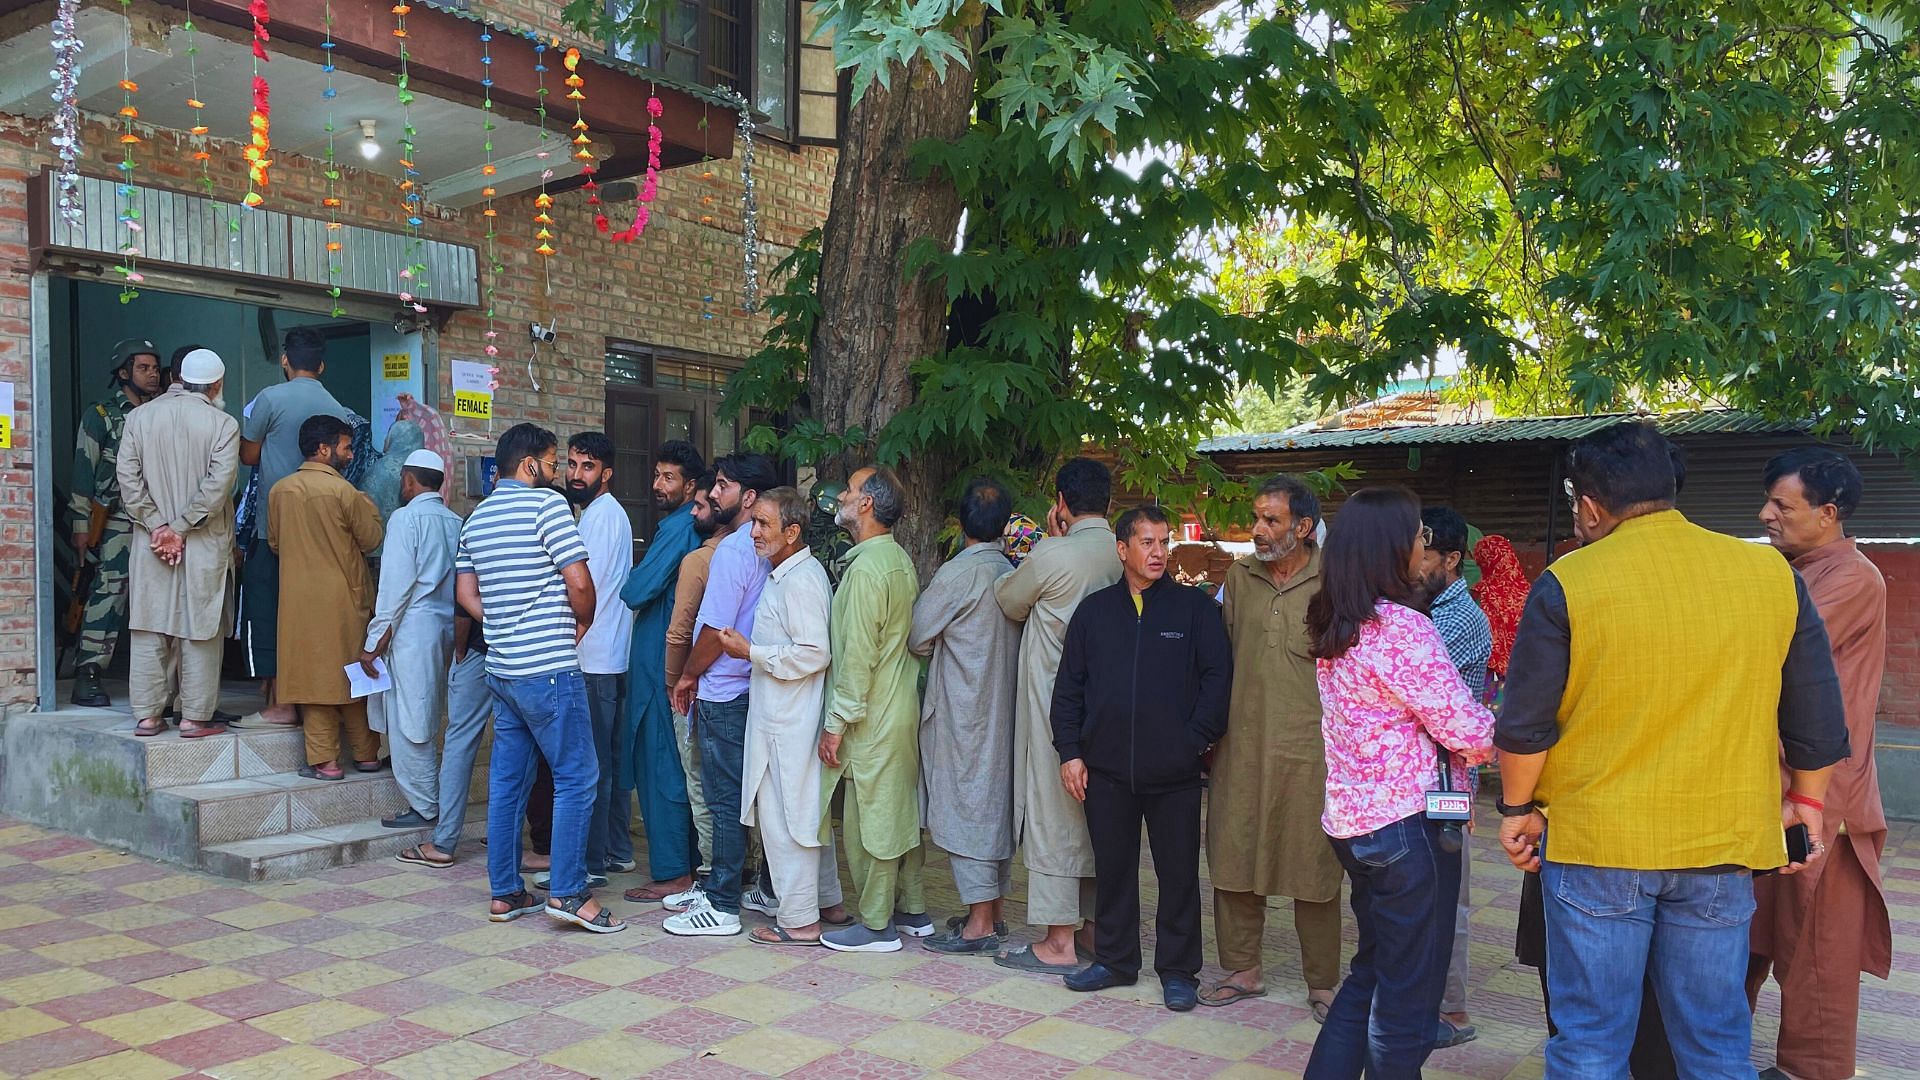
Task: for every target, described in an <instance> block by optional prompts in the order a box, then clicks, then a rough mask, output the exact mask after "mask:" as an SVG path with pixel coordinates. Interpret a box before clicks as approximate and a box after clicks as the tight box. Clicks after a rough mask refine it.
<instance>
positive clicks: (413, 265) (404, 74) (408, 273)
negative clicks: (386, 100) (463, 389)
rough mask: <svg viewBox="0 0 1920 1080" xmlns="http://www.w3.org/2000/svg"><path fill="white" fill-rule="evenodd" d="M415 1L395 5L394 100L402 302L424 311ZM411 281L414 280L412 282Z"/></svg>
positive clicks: (423, 211) (424, 266)
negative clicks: (413, 71)
mask: <svg viewBox="0 0 1920 1080" xmlns="http://www.w3.org/2000/svg"><path fill="white" fill-rule="evenodd" d="M412 10H413V7H412V5H410V4H408V3H406V0H401V2H400V3H398V4H395V5H393V8H392V11H393V36H394V37H396V38H399V39H400V75H399V78H398V80H397V81H396V82H395V84H394V100H396V101H398V102H399V103H400V168H401V169H402V170H403V174H402V176H401V177H400V192H401V197H400V201H401V203H402V204H403V205H404V206H405V208H406V212H407V258H408V260H409V261H408V263H407V265H406V267H405V269H402V270H401V271H400V281H401V285H400V289H399V293H398V295H399V297H400V302H401V303H403V304H405V305H407V306H408V307H411V308H412V309H413V310H415V311H417V312H420V313H422V314H424V313H425V312H426V310H427V305H425V304H423V303H421V302H420V301H419V300H418V299H417V298H416V297H415V295H414V294H415V293H416V292H422V291H424V290H425V289H426V288H427V287H428V282H427V278H426V274H427V264H426V263H425V262H423V261H421V257H420V252H421V246H420V228H421V226H422V225H424V224H426V219H425V216H424V215H425V209H426V207H425V200H424V199H422V198H421V196H420V170H419V168H418V167H417V165H416V158H415V149H414V142H413V139H414V136H415V135H418V134H419V131H418V130H417V129H415V128H414V126H413V90H412V89H410V88H409V85H408V84H409V82H410V81H411V75H410V73H409V71H408V62H409V61H411V60H412V59H413V57H412V54H411V53H409V52H408V51H407V13H408V12H410V11H412ZM409 281H411V282H412V283H413V284H411V285H408V284H407V282H409Z"/></svg>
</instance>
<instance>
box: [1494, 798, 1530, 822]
mask: <svg viewBox="0 0 1920 1080" xmlns="http://www.w3.org/2000/svg"><path fill="white" fill-rule="evenodd" d="M1493 808H1494V809H1495V810H1498V811H1500V816H1501V817H1526V816H1527V815H1528V814H1531V813H1533V812H1534V811H1535V810H1537V809H1539V807H1537V806H1535V805H1534V804H1533V800H1532V799H1528V800H1527V801H1526V802H1523V803H1521V804H1520V805H1519V806H1508V805H1507V804H1506V803H1504V802H1502V801H1500V797H1499V796H1497V795H1496V796H1494V799H1493Z"/></svg>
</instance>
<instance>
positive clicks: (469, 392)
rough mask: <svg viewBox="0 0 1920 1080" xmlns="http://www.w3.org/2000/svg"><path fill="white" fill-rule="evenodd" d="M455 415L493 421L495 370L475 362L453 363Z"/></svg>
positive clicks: (460, 361)
mask: <svg viewBox="0 0 1920 1080" xmlns="http://www.w3.org/2000/svg"><path fill="white" fill-rule="evenodd" d="M453 415H455V416H471V417H474V418H476V419H480V420H491V419H493V369H492V368H491V367H489V366H488V365H486V364H482V363H479V362H477V361H473V360H455V361H454V362H453Z"/></svg>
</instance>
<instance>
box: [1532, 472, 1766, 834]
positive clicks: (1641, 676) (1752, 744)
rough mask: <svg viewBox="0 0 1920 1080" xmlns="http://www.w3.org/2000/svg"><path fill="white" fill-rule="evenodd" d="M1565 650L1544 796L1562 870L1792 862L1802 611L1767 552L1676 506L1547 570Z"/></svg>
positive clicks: (1637, 520)
mask: <svg viewBox="0 0 1920 1080" xmlns="http://www.w3.org/2000/svg"><path fill="white" fill-rule="evenodd" d="M1548 572H1549V573H1551V574H1552V575H1553V576H1554V578H1555V579H1556V580H1558V581H1559V583H1560V586H1561V588H1562V589H1563V590H1565V592H1566V596H1567V616H1568V625H1569V627H1570V630H1571V648H1570V657H1569V663H1568V670H1567V688H1566V692H1565V694H1563V695H1562V696H1561V699H1560V714H1559V720H1560V741H1559V742H1558V743H1556V744H1554V746H1553V748H1552V749H1551V750H1549V751H1548V752H1547V763H1546V769H1545V772H1544V773H1543V774H1542V775H1541V777H1540V784H1539V788H1538V793H1537V797H1538V799H1539V800H1540V802H1541V804H1542V806H1543V807H1544V809H1545V812H1546V814H1547V817H1548V819H1549V820H1550V822H1551V827H1550V828H1549V829H1548V833H1547V855H1548V857H1549V858H1551V859H1553V860H1554V861H1555V862H1564V863H1575V864H1579V865H1584V866H1611V867H1620V868H1623V869H1630V870H1683V869H1692V868H1697V867H1706V866H1721V865H1728V864H1732V865H1738V866H1746V867H1752V868H1755V869H1764V868H1769V867H1775V866H1779V865H1781V864H1783V863H1785V862H1786V845H1785V841H1784V840H1783V838H1782V831H1781V827H1780V764H1779V760H1780V726H1779V704H1780V669H1781V666H1782V665H1783V664H1784V663H1785V662H1786V657H1787V646H1788V644H1789V642H1791V641H1792V639H1793V630H1794V624H1795V621H1796V617H1797V615H1798V604H1797V599H1796V593H1795V589H1794V576H1793V569H1792V568H1791V567H1790V566H1788V565H1787V561H1786V560H1785V559H1783V558H1781V557H1780V555H1779V554H1778V553H1777V552H1775V551H1774V550H1773V549H1772V548H1769V547H1766V546H1763V545H1758V544H1749V543H1746V542H1744V541H1741V540H1736V539H1734V538H1733V537H1730V536H1724V535H1721V534H1719V533H1715V532H1710V531H1708V530H1706V529H1702V528H1700V527H1699V526H1697V525H1694V524H1692V523H1690V522H1688V521H1687V519H1686V518H1684V517H1682V516H1681V515H1680V513H1679V512H1678V511H1671V510H1670V511H1665V512H1662V513H1657V514H1649V515H1646V516H1644V517H1638V518H1633V519H1631V520H1628V521H1626V522H1623V523H1622V524H1621V525H1620V526H1619V528H1617V529H1615V530H1614V532H1613V533H1612V534H1611V535H1609V536H1608V537H1607V538H1606V539H1604V540H1601V541H1599V542H1598V543H1595V544H1593V545H1591V546H1588V547H1585V548H1582V549H1580V550H1579V551H1576V552H1573V553H1571V554H1569V555H1567V556H1566V557H1565V558H1562V559H1560V560H1558V561H1556V562H1555V563H1554V564H1553V566H1552V567H1551V568H1550V569H1549V570H1548Z"/></svg>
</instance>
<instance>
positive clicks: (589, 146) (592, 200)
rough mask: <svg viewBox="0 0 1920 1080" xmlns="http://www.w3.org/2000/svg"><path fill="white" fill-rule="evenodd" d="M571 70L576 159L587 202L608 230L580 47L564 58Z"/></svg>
mask: <svg viewBox="0 0 1920 1080" xmlns="http://www.w3.org/2000/svg"><path fill="white" fill-rule="evenodd" d="M561 63H563V64H565V65H566V69H567V100H568V101H571V102H573V145H574V147H575V149H574V151H573V159H574V160H575V161H578V162H579V163H580V175H581V176H584V177H586V178H587V182H586V184H584V185H583V186H584V187H585V188H586V190H587V205H588V206H591V207H594V208H595V209H594V212H593V227H594V228H596V229H598V230H600V231H601V232H606V231H607V230H608V228H610V226H609V225H608V223H607V214H606V211H604V210H601V209H599V206H600V185H599V184H597V183H595V182H594V179H593V173H594V161H593V140H592V139H589V138H587V111H586V110H587V94H586V90H585V87H586V85H587V80H586V79H585V78H583V77H582V76H581V75H580V50H579V49H571V48H570V49H568V50H567V53H566V57H565V58H564V59H563V60H562V61H561Z"/></svg>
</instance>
